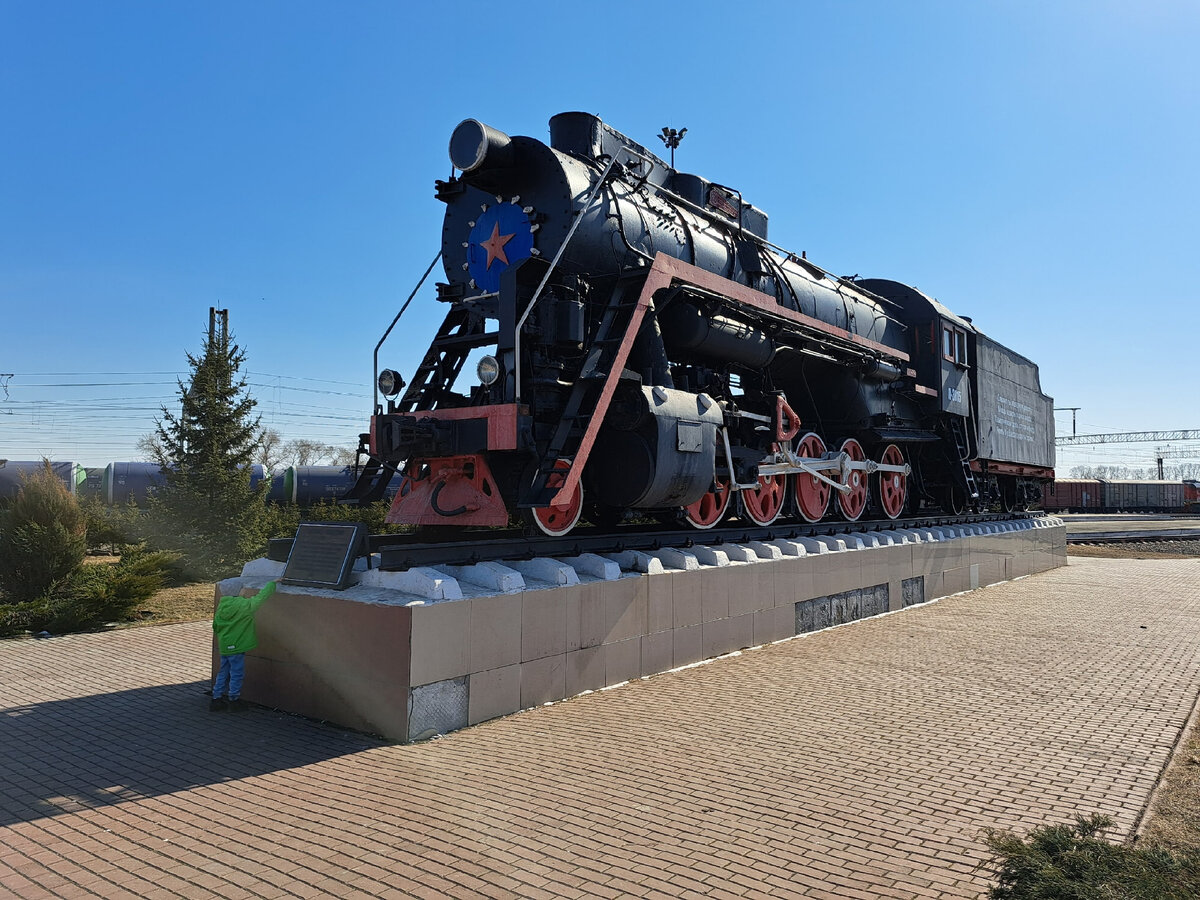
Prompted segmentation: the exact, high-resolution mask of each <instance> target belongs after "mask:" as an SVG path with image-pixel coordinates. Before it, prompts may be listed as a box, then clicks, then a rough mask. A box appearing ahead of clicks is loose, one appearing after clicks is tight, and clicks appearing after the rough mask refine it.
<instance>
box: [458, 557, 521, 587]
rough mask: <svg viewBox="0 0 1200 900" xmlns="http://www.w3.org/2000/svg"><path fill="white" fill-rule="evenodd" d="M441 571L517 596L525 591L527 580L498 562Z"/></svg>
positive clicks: (470, 582) (459, 578) (514, 570)
mask: <svg viewBox="0 0 1200 900" xmlns="http://www.w3.org/2000/svg"><path fill="white" fill-rule="evenodd" d="M441 570H442V571H443V572H445V573H446V574H447V575H449V576H450V577H451V578H457V579H458V580H459V581H465V582H466V583H467V584H474V585H477V586H479V587H483V588H489V589H490V590H493V591H499V592H500V593H502V594H515V593H517V592H518V591H523V590H525V579H524V578H522V577H521V573H520V572H518V571H517V570H516V569H510V568H509V567H508V566H504V565H501V564H500V563H498V562H481V563H476V564H475V565H473V566H443V567H441Z"/></svg>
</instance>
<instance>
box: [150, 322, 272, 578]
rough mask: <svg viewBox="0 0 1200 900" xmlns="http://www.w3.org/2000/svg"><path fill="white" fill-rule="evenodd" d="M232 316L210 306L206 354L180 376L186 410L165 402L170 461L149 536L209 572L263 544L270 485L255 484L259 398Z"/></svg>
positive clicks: (164, 438) (235, 563)
mask: <svg viewBox="0 0 1200 900" xmlns="http://www.w3.org/2000/svg"><path fill="white" fill-rule="evenodd" d="M228 316H229V312H228V310H217V309H210V310H209V326H208V335H207V337H206V338H205V340H204V343H203V346H202V347H201V351H200V354H199V356H193V355H192V354H191V353H188V354H187V360H188V365H189V366H190V367H191V370H192V373H191V378H190V379H189V381H188V383H187V384H185V383H184V382H183V380H182V379H181V380H180V381H179V399H180V411H179V414H178V415H176V414H175V413H174V412H172V411H171V410H169V409H167V408H166V407H165V406H164V407H162V418H161V419H159V420H158V421H157V422H156V423H155V425H156V432H155V437H156V438H157V440H158V443H159V445H160V446H161V448H162V451H163V457H164V459H163V460H162V461H163V462H164V463H165V466H166V468H165V484H164V485H163V486H162V487H161V488H160V489H159V490H158V492H157V494H156V495H155V497H154V498H153V501H152V502H151V509H150V520H151V535H150V540H151V542H152V543H154V544H156V545H159V546H162V547H164V548H165V549H166V548H169V549H177V550H179V551H181V552H182V553H183V555H184V559H185V560H186V561H187V562H189V563H190V564H191V565H190V568H192V569H193V570H194V571H195V572H196V573H197V574H204V575H208V576H210V577H224V576H227V575H229V574H231V573H230V570H231V569H233V568H235V567H239V566H240V565H241V564H242V563H243V562H245V561H246V560H247V559H250V558H252V557H253V556H254V555H255V554H256V553H257V552H258V551H259V550H260V549H261V547H262V544H263V543H264V528H265V516H264V507H263V501H264V497H265V488H266V485H265V484H263V485H260V486H259V488H258V489H257V490H255V489H252V488H251V487H250V466H251V464H252V463H253V461H254V452H255V449H256V447H257V445H258V441H259V417H258V416H254V415H253V412H254V407H255V406H256V405H257V402H256V401H255V400H254V398H253V397H251V396H250V394H249V392H248V390H247V385H246V379H245V377H244V376H242V375H240V374H239V370H240V369H241V366H242V363H243V362H245V359H246V354H245V352H244V351H243V350H242V349H241V348H240V347H238V345H237V344H235V343H233V340H232V337H231V335H230V334H229V318H228Z"/></svg>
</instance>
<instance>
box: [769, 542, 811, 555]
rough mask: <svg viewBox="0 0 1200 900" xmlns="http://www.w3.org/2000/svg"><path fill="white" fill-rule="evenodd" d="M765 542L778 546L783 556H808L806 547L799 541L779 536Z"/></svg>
mask: <svg viewBox="0 0 1200 900" xmlns="http://www.w3.org/2000/svg"><path fill="white" fill-rule="evenodd" d="M767 543H768V544H772V545H774V546H776V547H778V548H779V550H780V552H782V553H783V555H784V556H808V550H807V548H806V547H805V546H804V545H803V544H801V543H800V542H799V541H788V540H784V539H783V538H780V539H779V540H777V541H767Z"/></svg>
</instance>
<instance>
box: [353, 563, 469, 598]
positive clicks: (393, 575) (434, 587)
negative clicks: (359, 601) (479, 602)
mask: <svg viewBox="0 0 1200 900" xmlns="http://www.w3.org/2000/svg"><path fill="white" fill-rule="evenodd" d="M359 584H360V585H361V586H363V587H377V588H384V589H387V590H393V591H403V592H404V593H406V594H416V595H417V596H418V597H423V598H425V599H426V600H461V599H462V598H463V594H462V588H460V587H459V584H458V581H457V579H455V578H453V577H452V576H450V575H447V574H446V573H445V572H441V571H439V570H437V569H432V568H429V567H428V566H414V567H413V568H411V569H408V570H407V571H404V572H384V571H383V570H382V569H368V570H367V571H366V572H363V573H362V576H361V578H360V579H359Z"/></svg>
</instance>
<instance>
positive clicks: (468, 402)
mask: <svg viewBox="0 0 1200 900" xmlns="http://www.w3.org/2000/svg"><path fill="white" fill-rule="evenodd" d="M449 151H450V161H451V163H452V166H453V171H452V173H451V176H450V178H449V179H448V180H446V181H437V182H436V196H437V198H438V199H439V200H441V201H443V202H444V203H445V205H446V211H445V217H444V221H443V225H442V243H441V253H440V258H441V261H442V263H443V267H444V271H445V275H446V280H445V281H444V282H442V283H440V284H438V285H437V287H436V300H437V302H439V303H441V304H444V306H445V309H446V312H445V317H444V320H443V321H442V324H441V326H440V327H439V328H438V330H437V333H436V336H435V337H434V338H433V341H432V343H431V345H430V346H429V348H428V350H427V352H426V353H425V355H424V357H423V359H422V360H421V362H420V364H419V365H418V366H417V367H416V370H415V373H414V374H413V375H412V378H411V382H409V383H408V384H407V386H406V384H405V381H404V379H403V377H402V376H401V374H400V373H399V372H397V371H396V370H394V369H380V367H379V363H378V357H379V348H380V347H381V346H382V345H383V343H384V341H385V340H386V339H387V337H388V333H390V331H391V330H392V329H391V328H389V329H388V333H385V334H384V337H383V339H381V340H380V343H379V345H378V346H377V347H376V365H375V371H376V376H377V381H376V383H377V391H378V393H377V394H376V402H375V411H374V415H373V416H372V417H371V421H370V430H369V432H368V433H366V434H364V435H363V438H362V441H361V445H360V448H359V449H360V453H362V454H365V455H366V456H367V457H368V460H367V463H366V465H365V466H364V471H363V475H362V476H361V477H360V479H359V481H358V483H357V484H356V485H355V487H354V489H353V490H352V491H351V492H350V493H349V494H348V496H347V498H346V501H347V502H351V503H353V502H365V501H369V500H372V499H376V498H378V497H381V496H382V495H383V492H384V491H385V490H386V489H387V486H388V485H389V484H390V483H391V480H392V477H393V475H394V474H397V475H398V477H399V481H400V484H399V490H398V491H397V493H396V496H395V500H394V501H393V504H392V506H391V510H390V512H389V515H388V520H389V521H391V522H394V523H404V524H412V525H419V526H439V525H452V526H501V525H506V524H510V522H511V519H512V517H513V516H514V515H520V516H523V517H524V518H525V519H526V521H527V522H528V523H529V524H530V525H531V526H532V528H534V529H537V530H538V531H540V532H542V533H544V534H546V535H551V536H560V535H564V534H566V533H568V532H570V531H571V530H572V529H573V528H574V527H575V526H576V525H577V523H579V522H580V520H581V518H584V517H586V518H587V520H589V521H591V522H593V523H602V524H603V523H615V522H618V521H621V520H623V519H626V518H630V517H634V516H638V517H645V516H649V517H653V518H658V519H660V520H668V521H675V522H679V523H680V524H682V525H684V526H687V527H691V528H695V529H709V528H712V527H714V526H715V525H717V524H718V523H720V522H721V521H722V520H723V519H725V518H726V517H733V516H736V517H739V518H741V519H743V520H745V521H747V522H750V523H755V524H759V525H767V524H770V523H772V522H774V521H776V520H777V519H778V518H779V517H781V516H793V517H797V518H799V519H803V520H804V521H807V522H819V521H822V520H824V519H826V518H837V519H841V520H849V521H855V520H858V519H860V518H861V517H863V516H864V515H875V516H880V517H884V518H886V519H896V518H899V517H901V516H904V515H906V514H910V513H911V514H915V513H918V512H924V511H930V510H939V511H942V512H945V513H950V514H961V513H964V512H965V511H968V510H980V509H984V508H988V507H996V508H1002V509H1004V510H1016V509H1021V508H1025V507H1026V506H1028V505H1030V504H1032V503H1035V502H1037V501H1038V500H1039V499H1040V497H1041V491H1042V486H1043V485H1045V484H1047V483H1048V482H1049V481H1051V480H1052V479H1053V477H1054V472H1053V467H1054V433H1053V412H1052V410H1053V401H1052V399H1051V398H1050V397H1048V396H1046V395H1045V394H1043V393H1042V391H1041V386H1040V381H1039V375H1038V368H1037V366H1036V365H1035V364H1034V363H1032V362H1030V361H1029V360H1028V359H1026V358H1024V357H1022V356H1020V355H1019V354H1017V353H1014V352H1013V351H1012V350H1010V349H1008V348H1007V347H1004V346H1002V345H1001V344H999V343H997V342H996V341H994V340H992V339H991V338H989V337H988V336H987V335H986V334H984V333H983V331H982V330H981V329H980V328H979V327H977V326H976V325H975V324H974V323H973V322H972V321H971V319H969V318H967V317H965V316H961V315H958V314H956V313H954V312H952V311H951V310H950V309H949V308H947V307H946V306H943V305H942V304H941V303H939V302H938V301H937V300H935V299H933V298H932V297H930V296H928V295H926V294H924V293H922V292H920V291H918V290H917V289H915V288H913V287H910V286H908V285H905V284H902V283H900V282H898V281H892V280H888V279H882V278H866V279H863V278H858V277H857V276H856V277H852V278H845V277H838V276H836V275H833V274H832V273H830V272H829V271H827V270H825V269H823V268H821V267H820V266H818V265H817V264H816V263H814V262H812V261H810V260H809V259H807V257H806V255H805V254H804V253H800V254H796V253H794V252H789V251H787V250H784V249H782V248H781V247H778V246H776V245H775V244H773V243H772V242H771V241H770V240H769V239H768V236H767V219H768V217H767V214H766V213H765V212H763V211H762V210H761V209H760V208H759V207H757V206H755V205H753V204H752V203H751V202H750V201H749V199H748V198H746V197H744V196H743V195H742V192H741V191H740V190H738V189H737V188H736V187H731V186H728V185H725V184H719V183H717V182H713V181H709V180H706V179H704V178H701V177H699V176H697V175H693V174H689V173H686V172H681V171H678V170H676V169H674V168H673V167H671V166H669V165H668V164H666V163H665V162H663V161H662V160H661V159H659V158H658V157H657V156H655V155H654V154H653V153H651V152H650V151H648V150H647V149H646V148H645V147H643V146H641V145H640V144H638V143H636V142H634V141H633V140H631V139H629V138H628V137H626V136H625V135H623V134H621V133H619V132H617V131H616V130H614V129H613V128H611V127H609V126H608V125H606V124H605V123H604V122H602V121H601V120H600V119H599V118H597V117H595V116H593V115H589V114H586V113H578V112H571V113H563V114H560V115H557V116H554V117H553V118H552V119H551V120H550V139H549V143H548V144H547V143H543V142H542V141H539V140H537V139H535V138H530V137H510V136H509V135H507V134H505V133H503V132H501V131H499V130H497V129H495V128H492V127H490V126H487V125H485V124H483V123H481V122H479V121H477V120H475V119H467V120H465V121H464V122H462V123H461V124H459V125H458V126H457V127H456V128H455V129H454V132H453V134H452V135H451V137H450V144H449ZM436 262H437V259H436V258H435V260H434V264H436ZM432 269H433V265H431V266H430V270H432ZM426 275H427V276H428V272H427V273H426ZM424 280H425V279H422V282H421V283H420V284H418V286H417V288H416V289H415V290H414V291H413V294H412V295H411V296H410V297H409V302H411V301H412V299H413V297H415V296H416V295H417V293H418V292H419V291H420V290H421V288H422V287H423V283H424ZM408 305H409V304H408V303H406V304H405V305H404V307H402V308H401V310H400V313H398V314H397V317H396V320H393V322H392V328H394V327H395V325H396V321H397V320H398V319H399V317H400V315H402V314H403V312H404V311H405V309H406V308H407V307H408ZM469 363H474V365H473V366H472V365H470V364H469ZM472 376H473V377H472ZM381 395H382V397H383V398H384V401H385V402H381Z"/></svg>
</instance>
